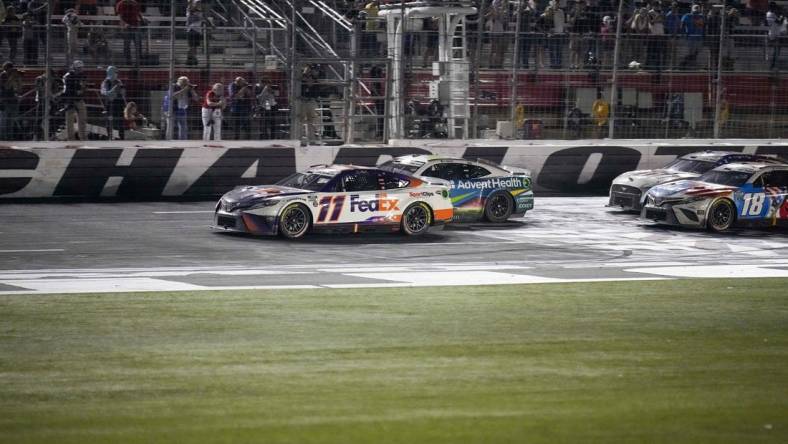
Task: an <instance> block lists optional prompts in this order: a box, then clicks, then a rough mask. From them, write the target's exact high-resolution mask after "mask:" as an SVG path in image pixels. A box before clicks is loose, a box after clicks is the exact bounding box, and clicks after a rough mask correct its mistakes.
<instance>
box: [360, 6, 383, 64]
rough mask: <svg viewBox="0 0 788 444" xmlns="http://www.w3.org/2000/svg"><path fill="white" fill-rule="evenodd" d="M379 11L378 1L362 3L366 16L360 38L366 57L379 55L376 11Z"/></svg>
mask: <svg viewBox="0 0 788 444" xmlns="http://www.w3.org/2000/svg"><path fill="white" fill-rule="evenodd" d="M379 12H380V2H379V1H378V0H372V1H371V2H369V3H367V4H366V5H364V14H363V16H364V17H365V18H366V20H365V22H364V23H365V25H364V31H365V32H364V39H362V42H363V43H362V51H363V53H365V54H366V55H367V57H380V56H381V54H380V45H379V43H378V30H379V26H378V13H379Z"/></svg>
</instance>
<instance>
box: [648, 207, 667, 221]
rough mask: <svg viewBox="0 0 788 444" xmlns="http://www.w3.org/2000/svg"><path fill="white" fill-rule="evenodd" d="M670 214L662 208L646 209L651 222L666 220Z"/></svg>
mask: <svg viewBox="0 0 788 444" xmlns="http://www.w3.org/2000/svg"><path fill="white" fill-rule="evenodd" d="M667 218H668V212H667V211H665V210H663V209H662V208H646V219H651V220H666V219H667Z"/></svg>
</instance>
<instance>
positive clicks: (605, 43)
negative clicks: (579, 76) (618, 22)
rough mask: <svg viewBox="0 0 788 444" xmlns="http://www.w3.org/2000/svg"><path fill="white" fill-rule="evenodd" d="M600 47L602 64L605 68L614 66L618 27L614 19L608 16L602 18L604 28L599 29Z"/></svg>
mask: <svg viewBox="0 0 788 444" xmlns="http://www.w3.org/2000/svg"><path fill="white" fill-rule="evenodd" d="M599 42H600V43H599V47H600V51H599V52H600V55H601V57H600V59H601V60H600V62H601V63H602V67H603V68H610V67H611V66H613V49H614V47H615V43H616V27H615V24H614V22H613V17H611V16H609V15H606V16H604V17H602V26H600V28H599Z"/></svg>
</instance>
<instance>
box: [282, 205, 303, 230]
mask: <svg viewBox="0 0 788 444" xmlns="http://www.w3.org/2000/svg"><path fill="white" fill-rule="evenodd" d="M306 224H307V221H306V213H304V210H302V209H301V208H298V207H293V208H289V209H288V210H287V211H285V214H284V215H283V216H282V227H283V228H284V230H285V231H286V232H288V233H290V234H298V233H301V231H303V230H304V229H305V228H306Z"/></svg>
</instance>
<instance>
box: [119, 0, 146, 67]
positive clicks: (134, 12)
mask: <svg viewBox="0 0 788 444" xmlns="http://www.w3.org/2000/svg"><path fill="white" fill-rule="evenodd" d="M115 13H116V14H117V15H118V18H119V19H120V26H121V28H122V30H123V55H124V56H125V57H126V63H127V64H129V65H132V64H133V65H134V66H139V64H140V61H141V59H142V28H141V26H142V24H143V17H142V8H141V7H140V4H139V3H138V2H137V1H136V0H118V2H117V3H116V4H115ZM132 42H133V43H134V49H135V50H136V56H137V58H136V59H135V61H134V63H132V59H131V44H132Z"/></svg>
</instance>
